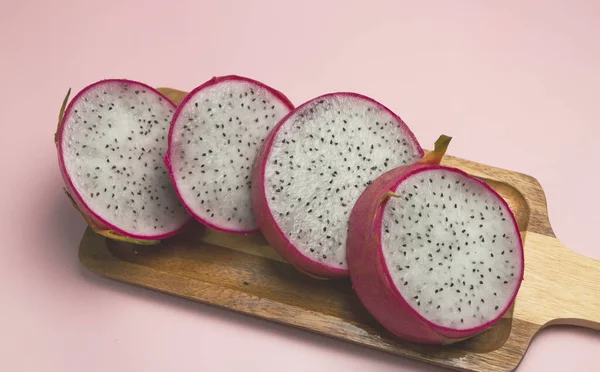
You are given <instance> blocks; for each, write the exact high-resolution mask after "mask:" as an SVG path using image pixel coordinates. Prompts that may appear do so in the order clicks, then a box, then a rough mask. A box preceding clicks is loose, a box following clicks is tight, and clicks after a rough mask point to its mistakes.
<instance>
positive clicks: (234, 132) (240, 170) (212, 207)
mask: <svg viewBox="0 0 600 372" xmlns="http://www.w3.org/2000/svg"><path fill="white" fill-rule="evenodd" d="M293 107H294V106H293V105H292V103H291V102H290V101H289V100H288V99H287V98H286V97H285V96H284V95H283V94H282V93H280V92H279V91H276V90H275V89H273V88H271V87H268V86H266V85H265V84H263V83H260V82H258V81H255V80H251V79H248V78H245V77H240V76H224V77H215V78H213V79H211V80H209V81H207V82H206V83H204V84H202V85H201V86H199V87H198V88H196V89H194V90H193V91H192V92H190V93H189V94H188V95H187V97H186V98H185V99H184V100H183V102H182V103H181V104H180V105H179V107H178V109H177V111H176V112H175V116H174V118H173V122H172V125H171V130H170V132H169V151H168V152H167V154H166V156H165V163H166V164H167V167H168V168H169V172H170V174H171V178H172V180H173V184H174V185H175V189H176V191H177V193H178V194H179V196H180V198H181V200H182V201H183V203H184V205H185V207H186V208H187V210H188V211H189V213H190V214H191V215H192V216H194V217H195V218H196V219H197V220H198V221H200V222H201V223H203V224H205V225H206V226H209V227H211V228H213V229H216V230H221V231H224V232H229V233H240V234H247V233H252V232H255V231H257V227H256V220H255V218H254V214H253V212H252V202H251V172H252V165H253V163H254V160H255V158H256V154H257V152H258V150H259V148H260V145H261V144H262V142H263V141H264V139H265V138H266V136H267V135H268V134H269V132H270V131H271V130H272V129H273V128H274V127H275V125H276V124H277V122H278V121H279V120H281V118H282V117H284V116H285V115H287V114H288V113H289V112H290V111H291V110H292V109H293Z"/></svg>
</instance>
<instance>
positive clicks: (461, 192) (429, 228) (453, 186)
mask: <svg viewBox="0 0 600 372" xmlns="http://www.w3.org/2000/svg"><path fill="white" fill-rule="evenodd" d="M448 141H449V138H447V137H446V138H444V137H442V138H441V139H440V141H438V143H437V149H436V151H434V152H432V153H429V154H428V155H427V156H426V157H425V158H424V159H423V160H422V161H420V162H418V163H416V164H413V165H410V166H405V167H399V168H396V169H393V170H391V171H389V172H387V173H385V174H384V175H382V176H381V177H379V178H378V179H377V180H375V181H374V182H373V184H371V185H370V186H369V187H368V188H367V189H366V190H365V192H364V193H363V194H362V195H361V196H360V198H359V199H358V201H357V203H356V205H355V206H354V208H353V211H352V215H351V217H350V233H349V235H348V241H347V258H348V266H349V270H350V277H351V279H352V283H353V286H354V289H355V290H356V293H357V294H358V295H359V297H360V299H361V300H362V302H363V303H364V305H365V307H366V308H367V309H368V310H369V311H370V312H371V314H373V315H374V316H375V318H376V319H377V320H378V321H379V322H380V323H381V324H382V325H383V326H385V327H386V328H387V329H389V330H390V331H391V332H393V333H394V334H396V335H398V336H400V337H402V338H404V339H408V340H411V341H415V342H423V343H450V342H455V341H457V340H461V339H464V338H467V337H470V336H473V335H475V334H477V333H479V332H481V331H483V330H485V329H487V328H489V327H490V326H491V325H493V324H494V323H495V322H496V321H497V320H498V319H500V318H501V317H502V316H503V315H504V314H505V313H506V311H507V310H508V309H509V307H510V306H511V304H512V303H513V300H514V298H515V296H516V294H517V292H518V289H519V286H520V284H521V281H522V279H523V268H524V266H523V265H524V260H523V247H522V242H521V237H520V234H519V230H518V227H517V224H516V221H515V218H514V216H513V214H512V212H511V210H510V208H509V206H508V204H507V203H506V202H505V201H504V200H503V199H502V198H501V197H500V195H498V194H497V193H496V192H495V191H494V190H493V189H491V188H490V187H489V186H488V185H487V184H485V183H484V182H482V181H480V180H478V179H476V178H474V177H471V176H469V175H467V174H466V173H464V172H463V171H461V170H458V169H455V168H450V167H444V166H440V165H439V160H440V159H441V155H443V152H444V151H445V146H446V145H447V142H448Z"/></svg>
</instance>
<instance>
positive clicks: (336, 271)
mask: <svg viewBox="0 0 600 372" xmlns="http://www.w3.org/2000/svg"><path fill="white" fill-rule="evenodd" d="M334 95H345V96H349V97H357V98H360V99H364V100H367V101H370V102H373V103H374V104H376V105H378V106H380V107H382V108H383V109H384V110H386V111H388V112H389V113H390V114H391V115H392V117H394V119H396V120H397V121H398V123H400V127H401V128H402V129H403V130H404V131H405V132H406V133H407V134H408V135H409V137H410V139H411V140H412V141H413V143H415V144H416V146H417V151H418V153H419V156H421V157H422V156H423V149H422V148H421V146H420V145H419V143H418V142H417V139H416V138H415V136H414V134H413V133H412V132H411V131H410V129H409V128H408V126H407V125H406V124H405V123H404V122H403V121H402V119H400V117H398V116H397V115H396V114H394V113H393V112H392V111H391V110H390V109H388V108H387V107H385V106H383V105H382V104H380V103H379V102H377V101H375V100H373V99H371V98H369V97H365V96H362V95H360V94H356V93H345V92H342V93H329V94H325V95H322V96H320V97H317V98H314V99H311V100H309V101H308V102H305V103H304V104H302V105H300V106H298V108H296V110H294V111H292V112H290V113H289V114H288V115H286V116H285V117H284V118H282V119H281V121H280V122H279V123H278V124H277V125H276V126H275V128H273V130H272V131H271V133H270V134H269V136H268V137H267V138H266V139H265V142H264V143H263V145H262V146H261V149H260V152H259V154H258V156H257V159H256V162H255V163H254V169H253V171H252V208H253V210H254V216H255V218H256V222H257V225H258V228H259V229H260V231H261V232H262V233H263V235H264V236H265V238H266V239H267V241H268V242H269V243H270V244H271V246H272V247H273V248H274V249H275V250H276V251H277V253H279V254H280V255H281V256H282V257H283V258H284V259H286V260H287V261H288V262H289V263H291V264H292V265H294V266H295V267H296V268H297V269H298V270H300V271H302V272H304V273H305V274H308V275H310V276H313V277H317V278H339V277H346V276H348V270H347V269H340V268H336V267H332V266H328V265H324V264H322V263H320V262H317V261H314V260H312V259H310V258H308V257H306V256H305V255H303V254H302V253H301V252H300V251H299V250H298V248H296V246H295V245H294V244H293V243H292V242H290V241H289V240H288V238H287V237H286V236H285V234H284V233H283V231H281V229H280V228H279V225H278V224H277V222H276V221H275V218H274V217H273V214H272V213H271V210H270V208H269V204H268V201H267V194H266V191H265V170H266V166H267V160H268V157H269V153H270V151H271V148H272V147H273V142H274V140H275V136H276V135H277V133H278V132H279V129H280V128H281V127H282V126H283V124H284V123H285V122H286V120H287V119H288V118H289V117H290V116H291V115H293V114H294V112H295V111H297V110H300V109H302V108H303V107H304V106H306V105H307V104H309V103H311V102H313V101H315V100H318V99H322V98H328V97H330V96H334Z"/></svg>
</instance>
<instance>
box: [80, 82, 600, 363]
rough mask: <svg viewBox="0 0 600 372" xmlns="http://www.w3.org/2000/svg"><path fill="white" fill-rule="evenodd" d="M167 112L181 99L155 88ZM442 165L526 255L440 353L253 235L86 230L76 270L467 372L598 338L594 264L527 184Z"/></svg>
mask: <svg viewBox="0 0 600 372" xmlns="http://www.w3.org/2000/svg"><path fill="white" fill-rule="evenodd" d="M160 90H161V91H162V92H163V93H164V94H165V95H166V96H167V97H169V98H170V99H171V100H172V101H174V102H175V103H179V102H181V99H182V98H183V97H184V96H185V92H181V91H177V90H173V89H167V88H161V89H160ZM443 164H445V165H448V166H454V167H457V168H460V169H463V170H465V171H466V172H468V173H469V174H471V175H473V176H475V177H478V178H480V179H482V180H484V181H485V182H487V183H488V184H490V185H491V186H492V187H493V188H494V189H495V190H496V191H498V193H500V195H502V197H504V198H505V199H506V200H507V202H508V203H509V205H510V207H511V209H512V210H513V211H514V213H515V217H516V219H517V223H518V225H519V228H520V230H521V233H522V237H523V241H524V248H525V279H524V281H523V284H522V286H521V289H520V291H519V294H518V296H517V299H516V301H515V304H514V306H513V309H512V310H511V311H509V312H508V313H507V314H506V316H505V317H504V318H503V319H501V320H500V322H498V323H497V324H496V325H495V326H494V327H492V328H491V329H489V330H487V331H486V332H483V333H482V334H480V335H477V336H476V337H474V338H472V339H469V340H467V341H464V342H460V343H457V344H453V345H448V346H442V347H440V346H423V345H416V344H411V343H408V342H406V341H403V340H401V339H398V338H397V337H395V336H393V335H391V334H390V333H389V332H387V331H386V330H385V329H383V328H382V327H381V326H380V325H379V324H378V323H377V322H376V321H375V320H374V319H373V317H372V316H371V315H370V314H369V313H368V312H367V311H366V310H365V309H364V307H363V306H362V304H361V303H360V301H359V299H358V298H357V296H356V295H355V294H354V293H353V291H352V288H351V284H350V282H349V280H348V279H342V280H316V279H313V278H310V277H308V276H306V275H303V274H301V273H299V272H298V271H296V270H295V269H294V268H293V267H291V266H290V265H289V264H287V263H286V262H285V261H284V260H283V259H282V258H281V257H280V256H279V255H277V253H275V252H274V251H273V249H272V248H271V247H270V246H269V245H268V243H267V242H266V240H265V239H264V238H263V237H262V236H261V235H260V234H256V235H250V236H240V235H227V234H224V233H220V232H217V231H213V230H210V229H205V228H204V227H202V226H200V225H197V224H194V225H192V226H190V228H189V229H188V230H187V231H186V232H184V233H183V234H181V235H179V236H177V237H174V238H171V239H169V240H166V241H164V242H163V243H161V244H160V245H157V246H150V247H148V246H144V247H142V246H134V245H131V244H126V243H119V242H114V241H109V240H107V239H105V238H103V237H101V236H99V235H96V234H94V233H93V232H92V231H91V230H89V229H88V230H87V231H86V232H85V234H84V236H83V239H82V241H81V244H80V248H79V257H80V261H81V263H82V264H83V265H84V266H85V267H86V268H88V269H89V270H91V271H93V272H95V273H98V274H100V275H104V276H106V277H109V278H112V279H116V280H120V281H123V282H127V283H131V284H135V285H139V286H142V287H146V288H151V289H154V290H158V291H162V292H166V293H170V294H174V295H177V296H182V297H185V298H189V299H192V300H195V301H199V302H203V303H207V304H211V305H215V306H219V307H222V308H225V309H229V310H234V311H238V312H241V313H244V314H248V315H252V316H256V317H260V318H263V319H267V320H270V321H274V322H278V323H282V324H286V325H290V326H293V327H298V328H302V329H305V330H308V331H311V332H315V333H318V334H322V335H326V336H331V337H335V338H338V339H342V340H346V341H349V342H353V343H356V344H360V345H363V346H366V347H370V348H374V349H378V350H382V351H386V352H390V353H393V354H397V355H401V356H405V357H409V358H414V359H419V360H422V361H426V362H429V363H432V364H436V365H441V366H445V367H449V368H452V369H458V370H468V371H486V372H488V371H489V372H495V371H511V370H514V369H515V368H516V367H517V366H518V364H519V363H520V361H521V359H522V358H523V356H524V354H525V352H526V351H527V348H528V346H529V344H530V343H531V340H532V338H533V337H534V336H535V334H536V333H537V332H539V331H540V330H541V329H543V328H544V327H546V326H549V325H553V324H567V325H576V326H583V327H589V328H593V329H597V330H600V261H596V260H593V259H591V258H587V257H584V256H581V255H579V254H577V253H575V252H573V251H571V250H569V249H567V248H566V247H564V246H563V245H562V244H561V243H560V242H559V241H558V240H557V239H556V237H555V236H554V233H553V231H552V227H551V226H550V222H549V220H548V212H547V207H546V199H545V196H544V192H543V190H542V188H541V186H540V185H539V183H538V182H537V181H536V180H535V179H534V178H532V177H530V176H527V175H523V174H519V173H516V172H512V171H508V170H504V169H498V168H494V167H490V166H487V165H484V164H479V163H475V162H471V161H467V160H463V159H458V158H455V157H452V156H446V157H445V159H444V161H443Z"/></svg>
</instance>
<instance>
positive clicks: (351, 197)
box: [252, 93, 423, 277]
mask: <svg viewBox="0 0 600 372" xmlns="http://www.w3.org/2000/svg"><path fill="white" fill-rule="evenodd" d="M422 156H423V150H422V149H421V147H420V146H419V144H418V143H417V141H416V139H415V137H414V136H413V134H412V132H411V131H410V130H409V128H408V127H407V126H406V125H405V124H404V122H403V121H402V120H401V119H400V118H399V117H398V116H397V115H395V114H394V113H392V112H391V111H390V110H389V109H387V108H386V107H384V106H383V105H381V104H380V103H378V102H376V101H374V100H372V99H370V98H368V97H365V96H361V95H358V94H354V93H333V94H327V95H324V96H321V97H318V98H315V99H312V100H310V101H308V102H307V103H305V104H303V105H302V106H300V107H298V108H297V109H295V110H294V111H293V112H292V113H290V115H288V116H287V117H286V118H284V119H283V120H282V121H281V122H280V123H279V124H278V125H277V127H276V128H275V129H274V130H273V131H272V132H271V134H270V135H269V137H268V139H267V140H266V141H265V143H264V145H263V147H262V149H261V153H260V155H259V157H258V159H257V162H256V164H255V169H254V171H253V175H252V177H253V181H252V186H253V188H252V193H253V206H254V212H255V215H256V219H257V222H258V226H259V227H260V229H261V231H262V233H263V234H264V235H265V237H266V238H267V240H268V241H269V243H270V244H271V245H272V246H273V247H274V248H275V249H276V250H277V251H278V252H279V254H281V256H283V257H284V258H285V259H286V260H288V261H289V262H290V263H292V264H293V265H294V266H295V267H296V268H298V269H299V270H301V271H303V272H305V273H308V274H310V275H312V276H317V277H336V276H346V275H347V273H348V270H347V264H346V234H347V231H348V219H349V217H350V211H351V209H352V206H353V205H354V203H355V201H356V200H357V199H358V197H359V196H360V194H361V193H362V191H363V190H364V189H365V187H366V186H367V185H368V184H369V183H370V182H371V181H372V180H374V179H375V178H377V177H378V176H379V175H381V174H382V173H383V172H385V171H387V170H389V169H392V168H394V167H397V166H399V165H403V164H410V163H413V162H415V161H417V160H419V159H420V158H421V157H422Z"/></svg>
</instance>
